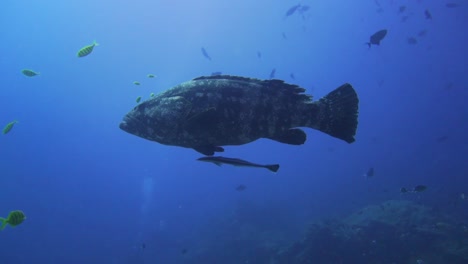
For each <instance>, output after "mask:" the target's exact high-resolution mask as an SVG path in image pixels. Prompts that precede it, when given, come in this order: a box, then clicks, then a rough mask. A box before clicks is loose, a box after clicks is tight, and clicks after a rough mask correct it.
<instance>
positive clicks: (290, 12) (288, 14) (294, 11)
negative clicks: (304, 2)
mask: <svg viewBox="0 0 468 264" xmlns="http://www.w3.org/2000/svg"><path fill="white" fill-rule="evenodd" d="M299 7H301V4H297V5H294V6H291V7H290V8H289V9H288V11H286V13H285V14H284V18H285V19H286V18H287V17H289V16H292V15H293V14H294V13H296V11H297V9H298V8H299Z"/></svg>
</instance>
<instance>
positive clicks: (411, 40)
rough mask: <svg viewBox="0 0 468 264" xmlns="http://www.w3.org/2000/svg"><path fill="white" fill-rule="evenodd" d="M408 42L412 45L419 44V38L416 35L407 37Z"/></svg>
mask: <svg viewBox="0 0 468 264" xmlns="http://www.w3.org/2000/svg"><path fill="white" fill-rule="evenodd" d="M406 42H408V44H410V45H416V44H418V40H417V39H416V38H415V37H409V38H407V39H406Z"/></svg>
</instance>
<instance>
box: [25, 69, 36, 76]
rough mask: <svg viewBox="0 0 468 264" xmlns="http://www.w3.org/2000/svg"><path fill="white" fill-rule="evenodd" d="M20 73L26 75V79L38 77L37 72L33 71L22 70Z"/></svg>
mask: <svg viewBox="0 0 468 264" xmlns="http://www.w3.org/2000/svg"><path fill="white" fill-rule="evenodd" d="M21 73H23V74H24V75H26V76H28V77H33V76H36V75H39V73H38V72H35V71H33V70H29V69H24V70H22V71H21Z"/></svg>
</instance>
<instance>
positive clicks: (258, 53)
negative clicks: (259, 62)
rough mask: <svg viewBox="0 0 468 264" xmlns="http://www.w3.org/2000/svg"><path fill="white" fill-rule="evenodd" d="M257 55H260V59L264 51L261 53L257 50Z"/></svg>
mask: <svg viewBox="0 0 468 264" xmlns="http://www.w3.org/2000/svg"><path fill="white" fill-rule="evenodd" d="M257 57H258V58H259V59H261V58H262V53H261V52H260V51H257Z"/></svg>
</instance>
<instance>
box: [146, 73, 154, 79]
mask: <svg viewBox="0 0 468 264" xmlns="http://www.w3.org/2000/svg"><path fill="white" fill-rule="evenodd" d="M147 76H148V78H154V77H156V76H155V75H154V74H148V75H147Z"/></svg>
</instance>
